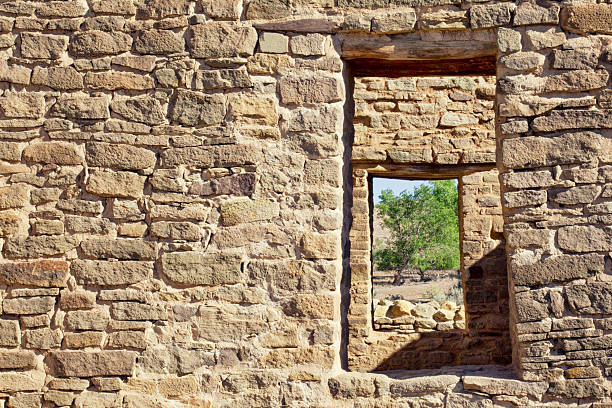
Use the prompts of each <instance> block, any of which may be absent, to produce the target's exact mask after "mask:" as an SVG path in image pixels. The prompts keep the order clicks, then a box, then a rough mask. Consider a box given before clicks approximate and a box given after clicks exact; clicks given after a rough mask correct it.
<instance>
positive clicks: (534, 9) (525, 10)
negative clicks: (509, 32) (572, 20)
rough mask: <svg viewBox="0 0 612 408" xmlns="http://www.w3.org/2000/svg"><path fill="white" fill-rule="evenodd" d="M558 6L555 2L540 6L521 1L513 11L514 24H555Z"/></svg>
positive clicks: (557, 17) (557, 16)
mask: <svg viewBox="0 0 612 408" xmlns="http://www.w3.org/2000/svg"><path fill="white" fill-rule="evenodd" d="M560 9H561V8H560V7H559V6H558V5H556V4H553V5H550V6H548V7H541V6H538V5H537V4H535V3H530V2H527V1H526V2H523V3H521V4H519V5H518V7H517V8H516V11H515V13H514V20H513V21H512V22H513V24H514V25H535V24H557V23H559V11H560Z"/></svg>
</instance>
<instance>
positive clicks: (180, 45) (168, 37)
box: [134, 30, 185, 55]
mask: <svg viewBox="0 0 612 408" xmlns="http://www.w3.org/2000/svg"><path fill="white" fill-rule="evenodd" d="M134 50H136V52H138V53H139V54H153V55H167V54H175V53H178V52H183V51H185V40H184V39H183V37H182V35H178V34H175V33H174V32H172V31H170V30H147V31H143V32H141V33H139V34H138V36H137V37H136V41H135V42H134Z"/></svg>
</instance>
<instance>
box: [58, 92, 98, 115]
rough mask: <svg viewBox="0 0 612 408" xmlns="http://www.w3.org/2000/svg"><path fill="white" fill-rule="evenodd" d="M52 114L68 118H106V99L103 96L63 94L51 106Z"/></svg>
mask: <svg viewBox="0 0 612 408" xmlns="http://www.w3.org/2000/svg"><path fill="white" fill-rule="evenodd" d="M51 113H52V115H53V116H58V117H62V118H68V119H108V118H110V112H109V110H108V99H107V98H106V97H104V96H96V97H91V96H88V97H84V96H64V97H60V98H59V99H58V101H57V102H56V103H55V105H53V107H52V108H51Z"/></svg>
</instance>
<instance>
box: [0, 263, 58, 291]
mask: <svg viewBox="0 0 612 408" xmlns="http://www.w3.org/2000/svg"><path fill="white" fill-rule="evenodd" d="M67 280H68V262H66V261H62V260H51V259H49V260H41V261H31V262H20V263H8V262H3V263H0V282H2V283H4V284H6V285H9V286H14V285H26V286H38V287H64V286H66V281H67Z"/></svg>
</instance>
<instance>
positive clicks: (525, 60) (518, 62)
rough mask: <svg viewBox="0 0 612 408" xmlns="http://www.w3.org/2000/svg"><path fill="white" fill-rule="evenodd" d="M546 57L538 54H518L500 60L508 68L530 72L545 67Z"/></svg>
mask: <svg viewBox="0 0 612 408" xmlns="http://www.w3.org/2000/svg"><path fill="white" fill-rule="evenodd" d="M545 60H546V57H545V56H544V55H542V54H538V53H536V52H517V53H514V54H510V55H507V56H505V57H502V58H500V59H499V62H501V63H502V64H503V65H504V66H505V67H506V68H510V69H514V70H516V71H530V70H534V69H536V68H541V67H543V66H544V61H545Z"/></svg>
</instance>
